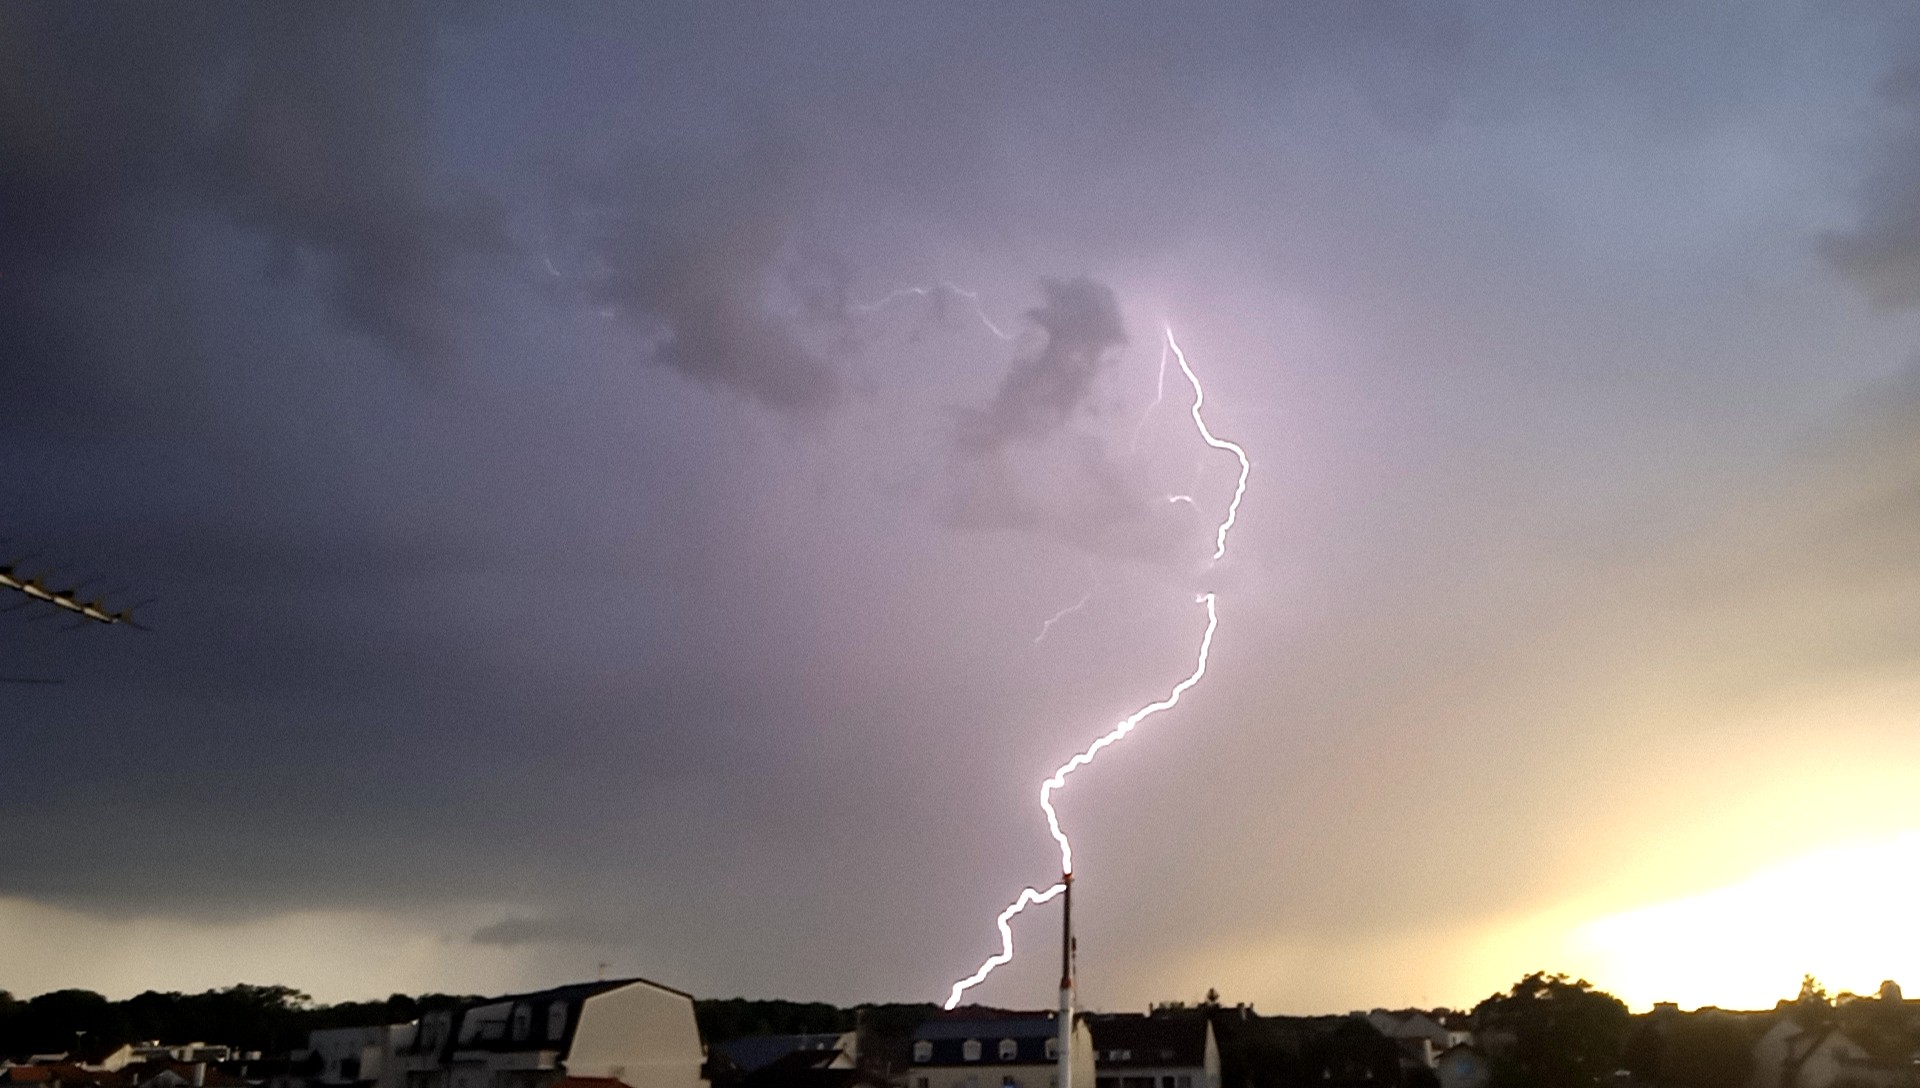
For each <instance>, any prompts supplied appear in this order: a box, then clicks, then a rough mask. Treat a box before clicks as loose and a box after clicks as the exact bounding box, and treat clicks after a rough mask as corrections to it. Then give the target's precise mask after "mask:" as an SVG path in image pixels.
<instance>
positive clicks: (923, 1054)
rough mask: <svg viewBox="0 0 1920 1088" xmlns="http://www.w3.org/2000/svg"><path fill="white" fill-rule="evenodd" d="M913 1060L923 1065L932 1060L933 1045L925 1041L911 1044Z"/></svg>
mask: <svg viewBox="0 0 1920 1088" xmlns="http://www.w3.org/2000/svg"><path fill="white" fill-rule="evenodd" d="M913 1060H914V1061H916V1062H920V1063H922V1064H925V1063H927V1062H930V1061H932V1060H933V1044H932V1043H930V1042H928V1041H927V1040H925V1039H922V1040H920V1041H919V1042H917V1043H915V1044H913Z"/></svg>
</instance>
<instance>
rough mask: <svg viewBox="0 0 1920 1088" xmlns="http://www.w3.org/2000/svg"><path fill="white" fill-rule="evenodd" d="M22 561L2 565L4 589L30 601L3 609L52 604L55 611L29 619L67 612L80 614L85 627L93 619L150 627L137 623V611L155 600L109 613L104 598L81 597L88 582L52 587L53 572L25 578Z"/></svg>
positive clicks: (0, 584) (0, 583) (0, 578)
mask: <svg viewBox="0 0 1920 1088" xmlns="http://www.w3.org/2000/svg"><path fill="white" fill-rule="evenodd" d="M22 562H24V560H19V559H16V560H14V561H13V562H12V563H8V564H6V565H4V566H0V590H4V589H10V590H12V591H14V592H15V593H18V594H20V595H22V596H23V597H25V598H26V600H25V601H22V602H20V603H19V604H15V605H12V606H10V607H6V608H0V611H9V612H10V611H12V610H13V609H16V608H25V607H27V606H28V605H31V604H35V603H38V604H44V605H49V606H51V607H52V608H53V609H54V611H52V612H48V613H45V614H43V615H39V616H33V617H30V618H29V622H31V621H32V620H39V619H46V618H47V617H49V616H56V615H59V614H60V613H62V612H65V613H68V614H70V615H73V616H75V617H78V620H79V624H78V625H79V626H85V625H86V624H87V623H89V622H91V623H99V624H105V625H107V626H113V625H115V624H125V625H127V626H128V627H138V628H140V629H141V630H146V628H144V627H141V626H140V624H138V623H135V622H134V619H133V610H134V609H135V608H139V607H141V606H143V605H148V604H152V603H153V601H152V599H151V598H149V599H147V600H145V601H141V602H140V603H139V604H136V605H133V606H131V607H128V608H123V609H121V610H120V611H118V612H109V611H107V606H106V602H105V600H104V598H96V599H94V600H91V601H83V600H81V599H80V597H79V592H80V588H81V586H84V585H86V584H87V582H82V583H80V585H77V586H74V587H73V588H72V589H48V588H47V585H46V582H45V579H46V578H47V577H48V575H49V574H52V573H53V572H52V571H49V572H46V573H43V574H38V575H34V576H32V577H24V576H22V575H21V574H20V573H19V569H20V564H21V563H22ZM98 580H99V579H88V581H89V582H92V581H98Z"/></svg>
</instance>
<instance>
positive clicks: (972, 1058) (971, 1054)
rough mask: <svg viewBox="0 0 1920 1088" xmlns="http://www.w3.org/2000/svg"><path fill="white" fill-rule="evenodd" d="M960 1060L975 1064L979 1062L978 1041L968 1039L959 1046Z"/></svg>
mask: <svg viewBox="0 0 1920 1088" xmlns="http://www.w3.org/2000/svg"><path fill="white" fill-rule="evenodd" d="M960 1060H961V1061H966V1062H977V1061H979V1060H980V1040H978V1039H968V1040H967V1041H966V1042H964V1043H961V1044H960Z"/></svg>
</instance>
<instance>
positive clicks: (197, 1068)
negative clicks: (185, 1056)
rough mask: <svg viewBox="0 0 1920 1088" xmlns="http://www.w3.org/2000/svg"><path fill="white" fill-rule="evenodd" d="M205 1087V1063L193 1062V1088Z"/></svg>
mask: <svg viewBox="0 0 1920 1088" xmlns="http://www.w3.org/2000/svg"><path fill="white" fill-rule="evenodd" d="M206 1085H207V1063H206V1062H194V1063H193V1088H206Z"/></svg>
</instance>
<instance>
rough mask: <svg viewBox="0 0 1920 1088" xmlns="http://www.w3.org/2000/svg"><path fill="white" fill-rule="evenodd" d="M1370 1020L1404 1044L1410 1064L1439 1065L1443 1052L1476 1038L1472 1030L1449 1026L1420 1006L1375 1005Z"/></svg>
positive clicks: (1376, 1027)
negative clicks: (1400, 1008) (1399, 1009)
mask: <svg viewBox="0 0 1920 1088" xmlns="http://www.w3.org/2000/svg"><path fill="white" fill-rule="evenodd" d="M1366 1020H1367V1023H1369V1024H1372V1025H1373V1027H1374V1030H1376V1031H1378V1032H1379V1033H1380V1034H1382V1035H1384V1036H1386V1037H1387V1038H1389V1039H1392V1040H1393V1041H1394V1042H1396V1043H1398V1044H1400V1049H1401V1051H1402V1052H1403V1053H1405V1054H1406V1055H1407V1058H1408V1061H1409V1067H1410V1068H1411V1067H1414V1066H1418V1067H1424V1068H1427V1069H1438V1068H1439V1067H1440V1055H1442V1054H1445V1053H1446V1052H1447V1051H1449V1050H1452V1049H1453V1048H1454V1047H1457V1046H1462V1045H1467V1044H1471V1043H1472V1042H1473V1033H1472V1032H1470V1031H1467V1030H1466V1029H1465V1028H1460V1027H1449V1026H1447V1025H1445V1024H1442V1023H1441V1022H1440V1021H1438V1020H1435V1019H1434V1018H1433V1017H1432V1016H1430V1015H1428V1014H1427V1013H1424V1012H1421V1011H1419V1010H1418V1009H1414V1010H1409V1011H1407V1012H1389V1011H1387V1010H1386V1009H1375V1010H1373V1011H1372V1012H1370V1013H1368V1014H1367V1016H1366Z"/></svg>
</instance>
